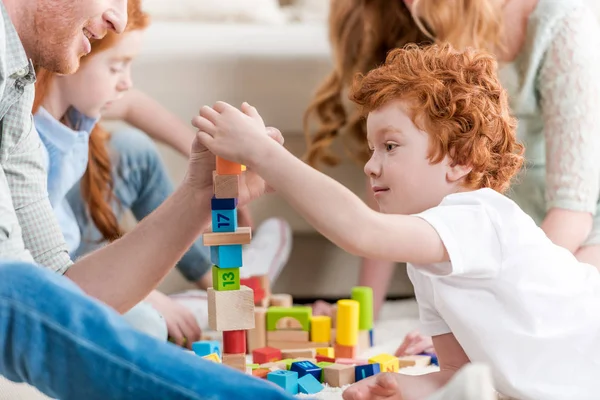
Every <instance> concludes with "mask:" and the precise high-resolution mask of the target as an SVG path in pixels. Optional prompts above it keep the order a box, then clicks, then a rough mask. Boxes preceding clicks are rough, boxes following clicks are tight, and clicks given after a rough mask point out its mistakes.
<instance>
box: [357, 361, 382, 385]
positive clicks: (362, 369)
mask: <svg viewBox="0 0 600 400" xmlns="http://www.w3.org/2000/svg"><path fill="white" fill-rule="evenodd" d="M379 372H381V371H380V369H379V364H367V365H357V366H356V367H355V368H354V380H355V381H356V382H358V381H361V380H363V379H365V378H368V377H370V376H373V375H377V374H378V373H379Z"/></svg>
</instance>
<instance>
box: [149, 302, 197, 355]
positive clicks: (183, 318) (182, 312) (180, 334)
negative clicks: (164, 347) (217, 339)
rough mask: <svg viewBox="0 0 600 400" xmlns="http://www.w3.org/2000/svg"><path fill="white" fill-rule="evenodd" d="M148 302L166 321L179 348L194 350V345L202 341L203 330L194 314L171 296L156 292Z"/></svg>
mask: <svg viewBox="0 0 600 400" xmlns="http://www.w3.org/2000/svg"><path fill="white" fill-rule="evenodd" d="M146 301H148V303H150V304H151V305H152V307H154V308H155V309H156V310H157V311H158V312H159V313H160V314H161V315H162V316H163V318H164V319H165V321H166V323H167V330H168V331H169V337H170V338H171V339H172V340H173V342H174V343H175V344H177V345H179V346H182V347H187V348H188V349H191V348H192V343H194V342H197V341H198V340H200V338H201V336H202V330H201V329H200V326H199V325H198V321H196V317H194V314H192V312H191V311H190V310H188V309H187V308H185V307H184V306H182V305H181V304H179V303H177V302H176V301H174V300H173V299H171V298H170V297H169V296H167V295H165V294H163V293H161V292H159V291H156V290H154V291H153V292H151V293H150V295H148V297H147V298H146Z"/></svg>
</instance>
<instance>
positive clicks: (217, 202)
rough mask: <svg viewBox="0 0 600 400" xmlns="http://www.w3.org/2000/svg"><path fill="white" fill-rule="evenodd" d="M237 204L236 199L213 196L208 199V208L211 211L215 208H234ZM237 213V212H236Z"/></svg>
mask: <svg viewBox="0 0 600 400" xmlns="http://www.w3.org/2000/svg"><path fill="white" fill-rule="evenodd" d="M237 205H238V199H237V198H235V199H217V198H216V197H214V196H213V198H212V199H211V200H210V209H211V210H213V211H216V210H221V211H222V210H235V209H236V208H237ZM236 215H237V213H236Z"/></svg>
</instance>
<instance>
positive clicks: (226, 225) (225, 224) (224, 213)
mask: <svg viewBox="0 0 600 400" xmlns="http://www.w3.org/2000/svg"><path fill="white" fill-rule="evenodd" d="M211 215H212V231H213V232H235V231H236V230H237V228H238V220H237V210H236V209H233V210H212V211H211Z"/></svg>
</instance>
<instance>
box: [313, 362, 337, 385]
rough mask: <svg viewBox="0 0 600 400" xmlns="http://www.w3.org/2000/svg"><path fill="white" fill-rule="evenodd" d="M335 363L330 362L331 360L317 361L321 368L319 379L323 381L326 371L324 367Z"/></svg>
mask: <svg viewBox="0 0 600 400" xmlns="http://www.w3.org/2000/svg"><path fill="white" fill-rule="evenodd" d="M333 364H335V363H334V362H329V361H321V362H318V363H317V367H319V368H321V378H320V379H319V381H321V382H323V375H324V373H325V371H324V369H325V367H329V366H330V365H333Z"/></svg>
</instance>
